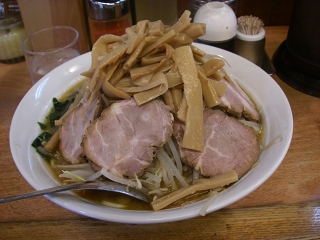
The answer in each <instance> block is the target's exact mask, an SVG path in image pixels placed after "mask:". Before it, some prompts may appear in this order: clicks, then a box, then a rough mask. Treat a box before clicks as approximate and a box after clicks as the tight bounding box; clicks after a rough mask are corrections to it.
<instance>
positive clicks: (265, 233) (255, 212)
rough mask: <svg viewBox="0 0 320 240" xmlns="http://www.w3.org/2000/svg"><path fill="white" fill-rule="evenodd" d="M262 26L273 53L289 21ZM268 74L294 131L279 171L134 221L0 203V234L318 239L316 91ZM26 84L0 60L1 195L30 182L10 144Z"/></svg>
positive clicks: (22, 70) (37, 204)
mask: <svg viewBox="0 0 320 240" xmlns="http://www.w3.org/2000/svg"><path fill="white" fill-rule="evenodd" d="M265 30H266V39H267V43H266V51H267V53H268V55H269V56H270V57H271V56H272V55H273V53H274V51H275V50H276V49H277V47H278V46H279V45H280V43H282V41H283V40H284V39H286V36H287V31H288V27H285V26H277V27H266V28H265ZM273 78H274V79H275V81H276V82H277V83H278V84H279V85H280V87H281V88H282V89H283V91H284V92H285V94H286V96H287V98H288V100H289V102H290V105H291V108H292V113H293V118H294V132H293V139H292V143H291V146H290V148H289V151H288V153H287V155H286V157H285V159H284V161H283V163H282V164H281V165H280V167H279V168H278V169H277V170H276V172H275V173H274V174H273V175H272V176H271V177H270V178H269V179H268V180H267V181H266V182H265V183H264V184H263V185H262V186H261V187H259V188H258V189H257V190H255V191H254V192H253V193H251V194H250V195H248V196H246V197H245V198H243V199H241V200H239V201H238V202H236V203H234V204H232V205H230V206H228V207H226V208H225V209H221V210H219V211H216V212H214V213H211V214H208V215H206V216H205V217H196V218H193V219H189V220H184V221H179V222H174V223H165V224H154V225H131V224H118V223H110V222H104V221H100V220H95V219H91V218H88V217H84V216H81V215H78V214H75V213H73V212H70V211H68V210H66V209H64V208H61V207H59V206H57V205H55V204H53V203H52V202H50V201H49V200H47V199H46V198H44V197H38V198H34V199H27V200H22V201H17V202H12V203H7V204H2V205H0V239H202V240H204V239H319V237H320V174H319V170H320V161H319V160H320V159H319V158H320V157H319V156H320V98H316V97H312V96H309V95H306V94H304V93H301V92H299V91H297V90H295V89H293V88H291V87H289V86H288V85H286V84H285V83H284V82H282V81H281V80H280V79H279V78H278V77H277V76H276V75H274V76H273ZM30 87H31V80H30V77H29V74H28V70H27V66H26V63H25V62H23V63H18V64H13V65H4V64H0V119H1V124H0V150H1V153H0V164H1V165H0V197H4V196H9V195H15V194H20V193H24V192H28V191H32V190H33V189H32V187H31V186H30V185H29V184H28V183H27V182H26V181H25V180H24V178H23V177H22V176H21V174H20V173H19V171H18V170H17V168H16V166H15V164H14V162H13V159H12V156H11V153H10V148H9V130H10V123H11V119H12V116H13V114H14V111H15V109H16V107H17V106H18V104H19V102H20V100H21V99H22V97H23V96H24V94H26V92H27V91H28V90H29V89H30ZM21 124H23V119H21Z"/></svg>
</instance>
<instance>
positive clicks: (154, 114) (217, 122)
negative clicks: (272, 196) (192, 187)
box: [59, 81, 261, 178]
mask: <svg viewBox="0 0 320 240" xmlns="http://www.w3.org/2000/svg"><path fill="white" fill-rule="evenodd" d="M225 82H226V84H227V89H226V93H225V95H224V96H223V97H221V98H220V101H221V103H220V105H219V106H218V107H215V108H214V110H213V109H206V110H204V133H205V134H204V135H205V149H204V151H203V152H198V151H194V150H190V149H185V148H182V147H181V146H180V144H181V141H182V138H183V134H184V127H185V126H184V124H183V123H182V122H180V121H179V120H177V119H174V116H173V114H172V113H171V112H170V110H169V107H168V106H166V105H165V104H164V102H163V101H161V100H157V99H156V100H152V101H150V102H148V103H146V104H143V105H140V106H138V105H137V104H136V101H135V100H134V99H133V98H131V99H129V100H119V101H116V102H114V103H113V104H111V105H110V106H109V107H107V108H105V109H104V110H103V111H102V112H101V105H102V104H101V99H100V98H97V99H96V100H95V101H93V102H92V104H91V105H90V106H89V105H88V103H87V102H85V101H84V102H81V103H80V104H79V105H78V106H77V107H76V108H75V109H74V110H73V111H72V113H71V114H69V115H68V117H67V118H65V119H64V121H63V124H62V127H61V128H60V145H59V149H60V152H61V154H62V156H63V157H64V158H65V159H66V160H67V161H69V162H70V163H72V164H75V163H78V162H81V161H84V160H85V161H89V162H90V163H91V166H92V168H93V169H94V170H95V171H97V170H100V169H101V168H104V169H106V170H107V171H109V172H110V173H111V174H113V175H115V176H117V177H120V178H134V177H136V176H141V175H143V174H144V173H145V171H146V169H147V168H148V167H149V165H150V164H151V163H152V161H153V159H154V158H155V156H156V154H157V151H158V149H159V148H161V147H162V146H163V145H164V144H165V143H166V142H167V141H168V140H169V139H170V137H171V136H173V137H174V139H175V140H176V143H177V144H176V145H177V147H178V150H179V153H180V157H181V159H182V161H183V162H184V163H186V164H188V165H190V166H192V167H194V168H195V169H196V170H197V171H198V172H199V173H200V174H202V175H203V176H206V177H213V176H216V175H219V174H221V173H224V172H228V171H230V170H235V171H236V172H237V173H238V175H239V177H241V176H243V175H245V174H246V173H247V172H248V171H249V170H250V169H251V167H252V165H253V164H254V163H255V162H256V161H257V160H258V157H259V154H260V146H259V140H258V135H257V132H256V131H255V130H254V129H253V128H252V127H249V126H246V125H244V124H243V123H241V122H240V121H238V118H239V117H243V118H245V119H248V120H250V121H254V122H258V123H260V121H261V120H260V115H259V113H258V112H257V110H256V108H255V105H254V104H253V103H252V102H251V100H250V98H248V97H247V95H246V94H245V93H244V92H243V91H242V90H241V89H240V88H239V87H238V86H236V85H235V84H230V83H228V82H227V81H225Z"/></svg>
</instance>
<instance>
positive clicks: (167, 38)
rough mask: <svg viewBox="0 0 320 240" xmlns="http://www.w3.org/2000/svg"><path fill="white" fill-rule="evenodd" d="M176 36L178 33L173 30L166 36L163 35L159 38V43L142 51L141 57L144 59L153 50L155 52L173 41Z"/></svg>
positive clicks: (156, 42)
mask: <svg viewBox="0 0 320 240" xmlns="http://www.w3.org/2000/svg"><path fill="white" fill-rule="evenodd" d="M175 36H176V33H175V32H174V31H173V30H171V31H169V32H168V33H166V34H165V35H163V36H161V37H160V38H158V40H157V41H155V42H154V43H152V44H150V45H149V46H147V47H145V48H144V49H143V50H142V51H141V53H140V55H139V57H143V56H145V55H147V54H148V53H149V52H151V51H152V50H154V49H155V48H157V47H158V46H161V45H163V44H165V43H167V42H169V41H170V40H172V39H173V38H174V37H175Z"/></svg>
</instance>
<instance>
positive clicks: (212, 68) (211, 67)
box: [201, 59, 224, 76]
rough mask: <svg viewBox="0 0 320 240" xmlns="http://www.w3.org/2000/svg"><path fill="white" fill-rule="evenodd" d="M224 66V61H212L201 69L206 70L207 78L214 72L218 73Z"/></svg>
mask: <svg viewBox="0 0 320 240" xmlns="http://www.w3.org/2000/svg"><path fill="white" fill-rule="evenodd" d="M223 66H224V61H223V60H222V59H210V60H208V61H207V62H206V63H204V64H203V65H202V66H201V67H202V69H203V70H204V72H205V74H206V76H211V75H212V74H213V73H214V72H216V71H218V70H219V69H220V68H222V67H223Z"/></svg>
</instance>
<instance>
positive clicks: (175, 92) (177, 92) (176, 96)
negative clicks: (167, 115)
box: [171, 88, 183, 112]
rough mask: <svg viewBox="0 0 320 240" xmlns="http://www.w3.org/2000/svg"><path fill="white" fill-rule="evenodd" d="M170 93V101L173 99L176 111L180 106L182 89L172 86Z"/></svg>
mask: <svg viewBox="0 0 320 240" xmlns="http://www.w3.org/2000/svg"><path fill="white" fill-rule="evenodd" d="M171 94H172V101H173V105H174V108H175V111H176V112H178V111H179V108H180V104H181V101H182V96H183V94H182V89H179V88H173V89H171Z"/></svg>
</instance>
